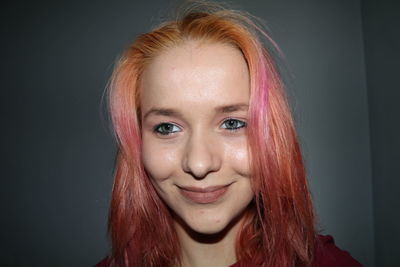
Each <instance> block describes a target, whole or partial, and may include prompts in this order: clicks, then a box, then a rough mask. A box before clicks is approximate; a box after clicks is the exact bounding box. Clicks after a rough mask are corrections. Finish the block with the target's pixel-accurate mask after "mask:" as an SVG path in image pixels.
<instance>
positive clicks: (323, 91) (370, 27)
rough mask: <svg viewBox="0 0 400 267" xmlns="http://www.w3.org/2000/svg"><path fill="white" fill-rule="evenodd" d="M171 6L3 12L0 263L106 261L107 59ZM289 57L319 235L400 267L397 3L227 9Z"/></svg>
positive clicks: (13, 5)
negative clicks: (264, 31)
mask: <svg viewBox="0 0 400 267" xmlns="http://www.w3.org/2000/svg"><path fill="white" fill-rule="evenodd" d="M173 3H175V1H172V2H171V1H161V0H159V1H155V0H149V1H72V0H69V1H67V0H63V1H13V2H9V3H3V4H2V6H1V11H0V13H1V24H0V27H1V50H0V53H1V74H0V75H1V98H0V99H1V105H0V107H1V117H2V120H1V121H2V123H1V151H2V153H1V156H2V158H1V166H2V167H1V168H2V169H1V184H0V203H1V206H0V207H1V213H0V214H1V220H0V221H1V225H0V226H1V228H0V229H1V230H0V241H1V247H0V261H1V262H0V265H1V266H91V265H93V264H94V263H96V262H97V261H99V260H100V259H101V258H102V257H104V256H105V255H106V254H107V251H108V249H109V245H108V241H107V236H106V218H107V208H108V202H109V199H110V191H111V186H112V169H113V163H114V153H115V144H114V141H113V136H112V131H111V130H110V126H109V122H108V119H107V115H106V112H105V108H104V105H103V104H102V96H103V92H104V88H105V87H106V85H107V81H108V79H109V76H110V75H111V72H112V68H113V65H114V62H115V60H116V58H117V56H118V55H119V54H120V53H121V51H122V49H123V48H125V47H126V46H127V45H128V44H129V42H131V41H132V40H133V39H134V37H135V36H136V35H137V34H138V33H140V32H145V31H148V30H149V29H150V28H151V26H154V25H156V24H157V23H158V22H160V21H161V20H162V18H163V17H165V16H167V15H168V14H169V13H170V12H168V11H167V10H173V9H172V7H173V6H174V4H173ZM231 3H232V6H233V7H235V8H240V9H244V10H247V11H249V12H251V13H253V14H254V15H256V16H258V17H261V18H262V19H264V20H265V21H266V24H267V25H268V27H269V30H270V32H271V35H272V37H273V38H274V39H275V40H276V41H277V42H278V44H279V45H280V46H281V48H282V50H283V51H284V53H285V54H286V62H287V64H288V66H289V67H288V68H289V73H291V76H292V78H291V79H290V80H289V81H288V85H289V89H288V90H289V91H288V94H289V96H290V100H291V103H292V106H293V110H294V112H295V118H296V123H297V128H298V132H299V135H300V139H301V143H302V147H303V154H304V158H305V161H306V166H307V170H308V178H309V181H310V184H311V191H312V195H313V199H314V203H315V206H316V210H317V213H318V217H319V223H318V226H319V229H320V230H321V232H322V233H323V234H332V235H333V236H334V237H335V240H336V243H337V245H338V246H339V247H341V248H343V249H346V250H348V251H349V252H350V253H351V254H352V255H353V256H354V257H355V258H357V259H358V260H359V261H360V262H361V263H363V264H364V265H365V266H399V264H400V256H399V255H400V253H398V248H399V243H400V233H399V231H400V230H399V226H398V225H399V219H400V215H399V211H400V200H399V194H400V192H399V188H400V182H399V181H400V175H399V172H400V170H399V165H400V161H399V159H400V157H399V151H400V144H399V136H400V126H399V122H400V120H399V114H400V113H399V105H398V103H399V99H400V90H399V89H400V88H399V87H400V86H399V74H398V72H399V69H400V68H399V62H400V52H399V48H400V37H399V32H400V30H399V27H400V15H399V14H400V7H399V4H398V2H396V1H381V0H380V1H378V0H375V1H373V0H366V1H360V0H340V1H339V0H335V1H334V0H331V1H321V0H306V1H296V0H266V1H265V0H264V1H262V0H259V1H244V0H242V1H240V0H236V1H232V2H231Z"/></svg>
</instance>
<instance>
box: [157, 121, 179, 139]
mask: <svg viewBox="0 0 400 267" xmlns="http://www.w3.org/2000/svg"><path fill="white" fill-rule="evenodd" d="M165 125H169V126H172V128H173V127H176V128H178V129H179V130H178V131H176V130H172V131H167V132H164V133H162V132H160V131H158V129H159V128H160V127H161V126H165ZM181 131H182V129H181V127H180V126H179V125H177V124H175V123H172V122H161V123H158V124H157V125H156V126H154V127H153V132H154V133H155V134H157V135H160V136H170V135H172V134H174V133H177V132H181Z"/></svg>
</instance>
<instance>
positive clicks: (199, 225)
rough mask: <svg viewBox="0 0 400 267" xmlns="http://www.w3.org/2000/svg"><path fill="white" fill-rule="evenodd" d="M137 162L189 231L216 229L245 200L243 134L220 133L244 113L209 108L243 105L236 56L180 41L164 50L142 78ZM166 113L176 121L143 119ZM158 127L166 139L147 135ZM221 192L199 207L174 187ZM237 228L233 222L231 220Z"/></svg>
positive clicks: (244, 79) (218, 47)
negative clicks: (166, 129)
mask: <svg viewBox="0 0 400 267" xmlns="http://www.w3.org/2000/svg"><path fill="white" fill-rule="evenodd" d="M140 90H141V99H140V101H141V108H142V140H143V153H142V156H143V162H144V166H145V169H146V171H147V173H148V174H149V177H150V178H151V181H152V183H153V185H154V187H155V189H156V191H157V192H158V194H159V195H160V197H161V198H162V199H163V200H164V201H165V202H166V203H167V205H168V206H169V207H170V208H171V210H172V211H173V212H174V214H175V215H176V216H178V217H179V218H180V219H181V221H183V222H184V223H185V224H187V226H188V227H189V228H191V229H192V230H194V231H196V232H198V233H203V234H214V233H218V232H221V231H222V230H224V229H225V228H226V227H227V225H228V224H229V223H231V222H232V221H234V219H235V218H237V216H238V215H239V214H241V212H242V211H243V210H244V209H246V207H247V206H248V204H249V203H250V201H251V200H252V198H253V192H252V190H251V184H250V177H249V175H250V174H249V156H248V150H247V139H246V128H245V127H244V128H240V129H237V130H235V131H231V130H228V129H226V128H224V127H225V125H226V124H224V122H225V120H227V119H229V118H234V119H238V120H240V121H244V122H246V119H247V110H235V111H230V112H217V111H216V108H217V107H220V106H226V105H234V104H243V103H245V104H247V105H248V102H249V74H248V69H247V65H246V62H245V60H244V58H243V55H242V54H241V52H240V51H239V50H238V49H236V48H233V47H231V46H228V45H224V44H199V43H198V42H194V41H191V42H187V43H185V44H183V45H180V46H178V47H174V48H171V49H168V50H167V51H164V52H163V53H161V54H160V55H158V56H157V57H156V58H154V59H153V60H152V61H151V62H150V64H149V65H148V66H147V67H146V69H145V70H144V73H143V76H142V83H141V85H140ZM154 108H157V109H159V108H164V109H173V110H175V111H177V112H179V114H180V115H166V114H156V113H151V114H150V115H148V116H147V117H146V118H145V117H144V116H145V114H147V113H148V112H149V111H150V110H151V109H154ZM160 123H170V124H172V125H174V128H173V129H174V130H176V131H175V132H173V133H170V134H168V135H161V134H159V133H157V132H155V131H154V129H155V127H156V126H157V125H159V124H160ZM219 185H229V187H228V190H227V191H226V193H225V194H224V195H223V196H222V197H221V198H219V199H218V200H217V201H215V202H212V203H208V204H199V203H196V202H193V201H190V200H188V199H187V198H185V197H184V196H183V195H182V194H181V192H180V187H187V186H192V187H199V188H206V187H209V186H219ZM238 221H239V220H238Z"/></svg>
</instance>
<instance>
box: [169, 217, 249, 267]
mask: <svg viewBox="0 0 400 267" xmlns="http://www.w3.org/2000/svg"><path fill="white" fill-rule="evenodd" d="M242 220H243V216H240V218H237V219H236V220H234V221H232V222H231V223H230V224H229V225H228V226H227V227H226V228H225V229H224V230H223V231H221V232H219V233H216V234H201V233H198V232H195V231H193V230H192V229H190V228H189V227H188V226H187V225H186V224H185V223H184V222H182V220H180V219H179V218H175V220H174V221H175V229H176V232H177V235H178V239H179V242H180V245H181V266H182V267H189V266H190V267H200V266H230V265H232V264H234V263H235V262H236V261H237V259H236V252H235V241H236V236H237V234H238V231H239V229H240V226H241V222H242Z"/></svg>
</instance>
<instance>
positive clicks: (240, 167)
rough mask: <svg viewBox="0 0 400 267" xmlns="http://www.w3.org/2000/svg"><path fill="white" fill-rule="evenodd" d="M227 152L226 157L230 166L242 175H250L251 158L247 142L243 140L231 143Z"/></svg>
mask: <svg viewBox="0 0 400 267" xmlns="http://www.w3.org/2000/svg"><path fill="white" fill-rule="evenodd" d="M226 152H227V154H226V155H227V156H226V157H227V159H229V162H230V166H231V167H232V168H233V170H234V171H235V172H237V173H239V174H240V175H242V176H245V177H249V175H250V160H249V152H248V149H247V142H246V141H245V140H242V141H241V142H236V143H233V144H230V145H229V146H228V148H227V150H226Z"/></svg>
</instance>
